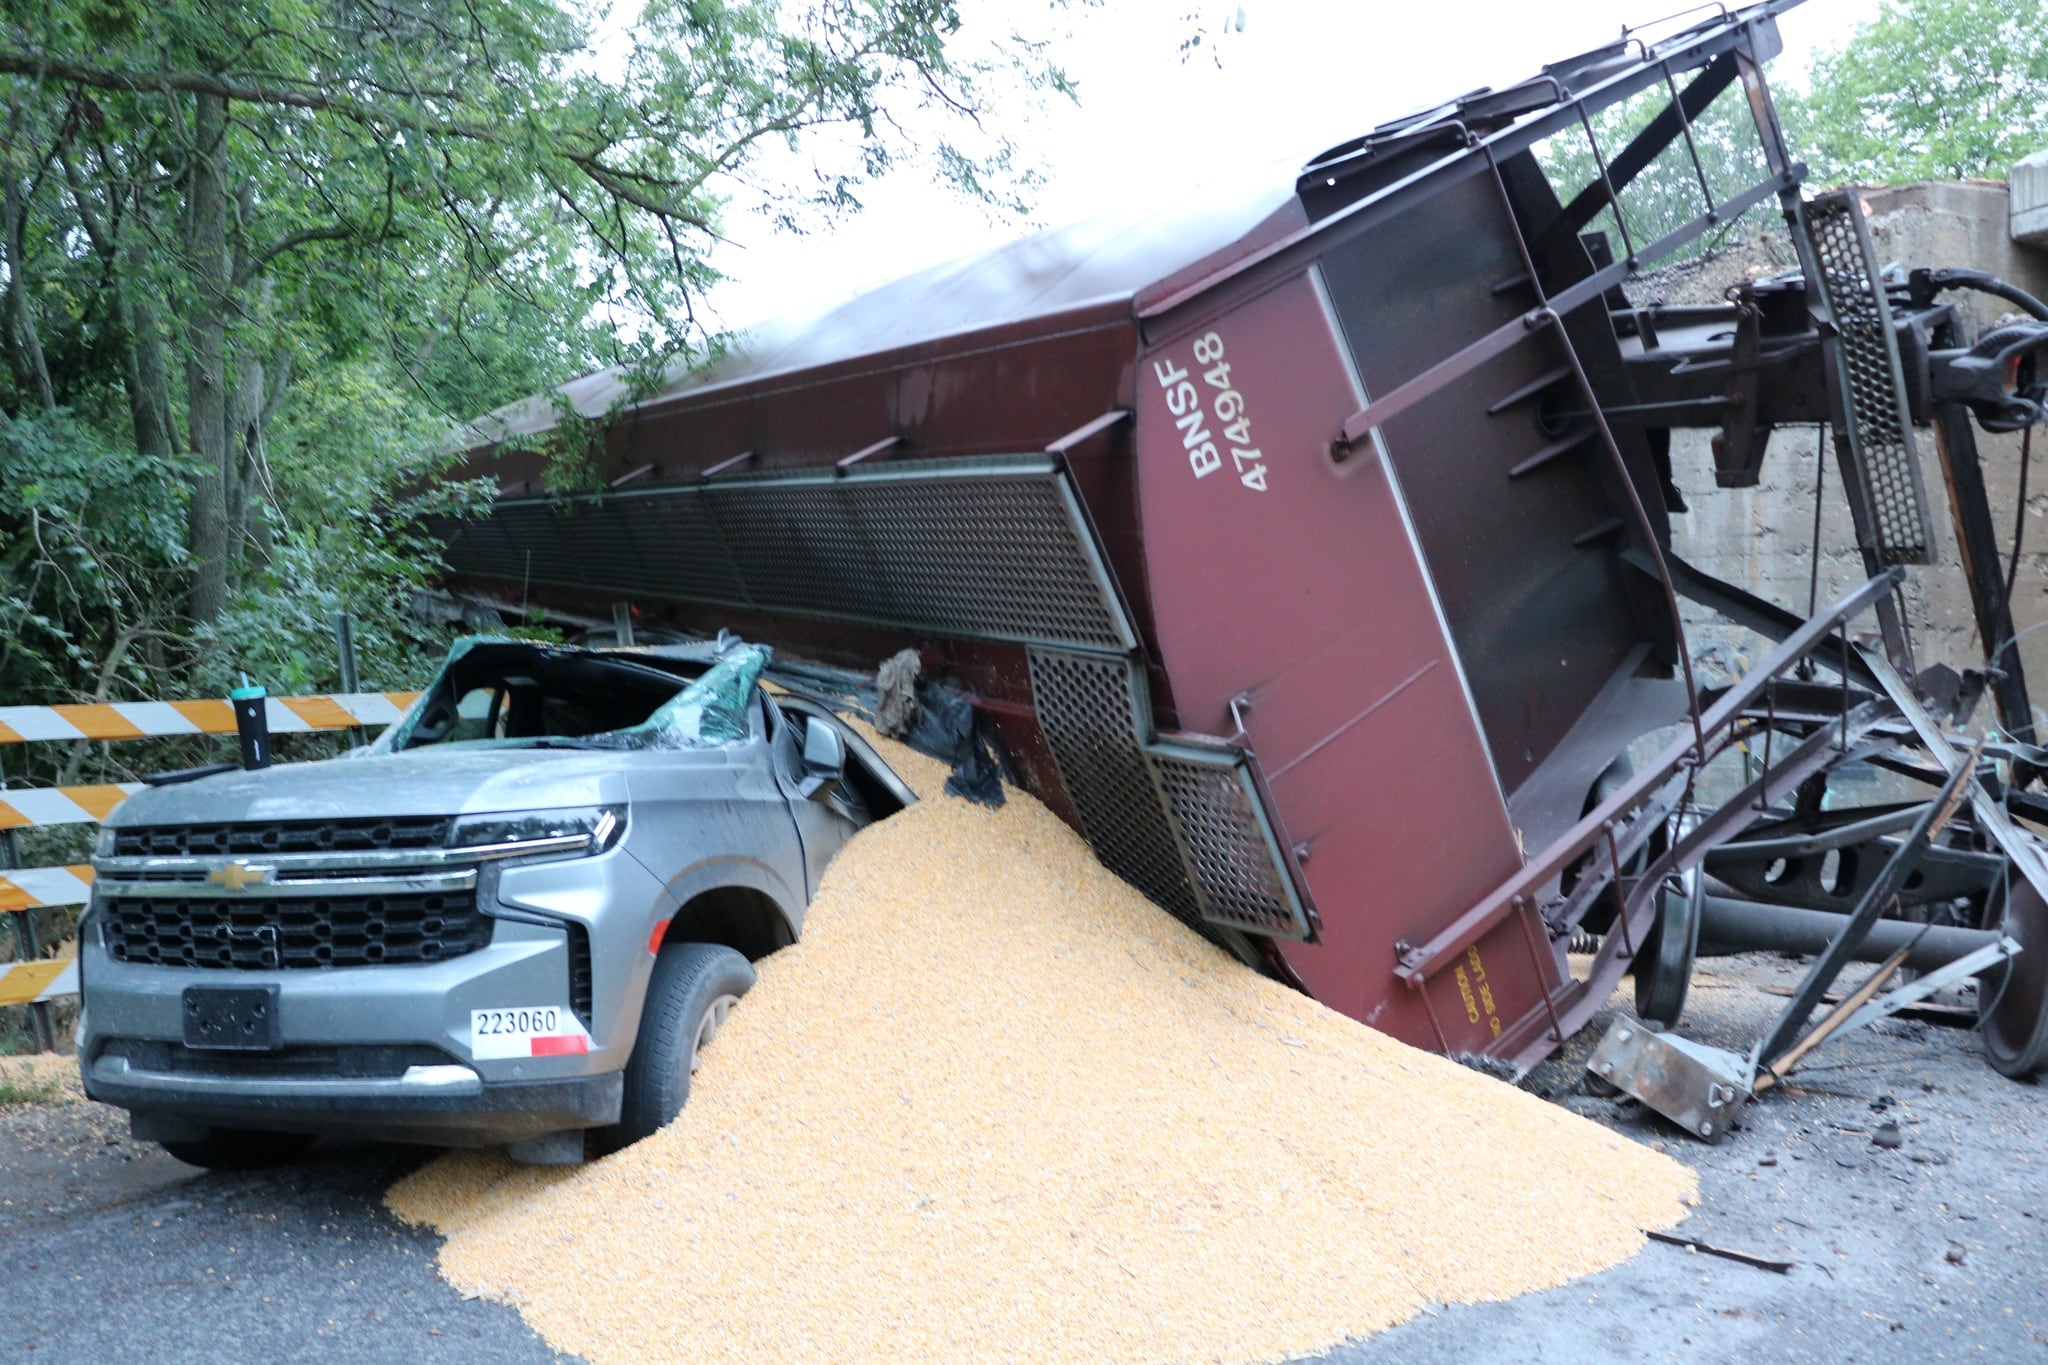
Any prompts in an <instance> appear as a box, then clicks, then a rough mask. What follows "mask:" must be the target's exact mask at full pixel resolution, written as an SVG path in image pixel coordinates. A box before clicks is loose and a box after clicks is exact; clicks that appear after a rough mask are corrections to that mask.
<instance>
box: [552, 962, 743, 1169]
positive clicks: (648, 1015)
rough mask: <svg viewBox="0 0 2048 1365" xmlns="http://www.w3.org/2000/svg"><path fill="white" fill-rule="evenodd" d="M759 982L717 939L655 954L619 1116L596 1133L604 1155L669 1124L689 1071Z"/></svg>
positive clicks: (686, 1094)
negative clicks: (720, 1028)
mask: <svg viewBox="0 0 2048 1365" xmlns="http://www.w3.org/2000/svg"><path fill="white" fill-rule="evenodd" d="M753 984H754V968H753V965H752V964H751V963H749V962H748V961H747V960H746V958H744V957H742V956H741V955H740V954H738V953H736V952H734V951H733V950H732V949H730V948H727V947H724V946H722V945H720V944H716V943H676V944H671V945H669V946H668V947H666V948H663V949H662V950H661V952H660V954H659V955H657V956H656V957H655V959H654V973H653V975H652V976H650V977H649V978H648V981H647V1004H646V1006H645V1008H643V1009H642V1010H641V1012H640V1034H639V1037H637V1038H636V1039H635V1040H634V1042H633V1053H632V1056H631V1057H629V1058H627V1060H626V1094H625V1100H624V1103H623V1104H622V1105H621V1106H620V1108H619V1121H618V1122H617V1123H616V1124H614V1125H612V1126H611V1127H610V1128H605V1129H600V1130H598V1131H596V1132H594V1133H592V1134H591V1138H592V1140H593V1145H594V1146H595V1147H596V1148H597V1150H599V1151H601V1152H615V1151H617V1150H619V1148H621V1147H624V1146H626V1145H627V1144H628V1143H633V1142H638V1141H639V1140H640V1139H641V1138H644V1137H646V1136H647V1135H648V1134H649V1133H652V1132H654V1131H655V1130H656V1129H658V1128H660V1127H662V1126H663V1125H664V1124H666V1123H668V1122H670V1121H671V1120H672V1119H674V1118H675V1116H676V1115H677V1114H680V1113H681V1112H682V1110H683V1104H684V1102H685V1101H687V1100H688V1099H689V1098H690V1073H691V1072H693V1071H695V1070H696V1069H697V1063H698V1060H699V1057H700V1054H701V1053H702V1052H703V1049H704V1047H705V1045H706V1044H708V1043H709V1042H710V1041H711V1039H712V1036H713V1035H714V1034H716V1033H717V1032H718V1028H719V1025H721V1024H723V1023H724V1022H725V1017H726V1015H727V1014H729V1013H731V1011H732V1007H733V1006H734V1005H736V1004H738V1003H739V999H740V997H741V996H743V995H745V994H746V993H747V990H748V988H750V987H751V986H752V985H753Z"/></svg>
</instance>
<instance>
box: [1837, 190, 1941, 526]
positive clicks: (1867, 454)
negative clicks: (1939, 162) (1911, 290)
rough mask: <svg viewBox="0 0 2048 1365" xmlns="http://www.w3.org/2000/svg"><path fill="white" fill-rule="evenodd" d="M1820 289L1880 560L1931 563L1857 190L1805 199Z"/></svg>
mask: <svg viewBox="0 0 2048 1365" xmlns="http://www.w3.org/2000/svg"><path fill="white" fill-rule="evenodd" d="M1805 221H1806V233H1807V239H1808V241H1809V242H1810V243H1811V244H1812V247H1813V256H1814V259H1815V261H1816V263H1817V264H1818V266H1819V270H1820V281H1819V283H1820V290H1821V295H1822V298H1823V301H1824V302H1825V303H1826V304H1827V308H1828V312H1829V315H1830V316H1831V317H1832V318H1833V319H1834V323H1835V329H1836V331H1837V333H1838V334H1839V336H1840V343H1839V346H1838V348H1837V356H1838V358H1839V364H1838V369H1839V371H1840V375H1841V383H1842V388H1843V409H1844V411H1845V413H1846V415H1847V423H1846V425H1845V428H1844V430H1843V433H1842V434H1843V437H1844V438H1845V448H1846V449H1847V450H1848V452H1849V460H1850V463H1851V464H1852V465H1853V466H1854V473H1855V476H1856V478H1857V481H1858V482H1859V483H1860V484H1861V485H1862V487H1861V488H1860V489H1859V490H1857V494H1856V496H1857V498H1858V500H1859V501H1860V502H1862V503H1863V505H1864V507H1865V509H1866V510H1867V515H1868V521H1869V527H1870V533H1871V535H1872V536H1873V537H1874V538H1875V541H1876V546H1875V548H1876V550H1877V556H1878V561H1879V562H1880V563H1882V564H1931V563H1933V562H1934V561H1933V538H1934V531H1933V525H1932V523H1931V521H1930V520H1929V518H1928V514H1927V489H1926V486H1925V484H1924V483H1923V482H1922V480H1921V475H1920V455H1919V452H1918V451H1917V450H1916V449H1915V448H1914V444H1913V426H1912V419H1911V415H1910V413H1909V411H1908V409H1907V407H1906V388H1905V373H1904V369H1903V367H1902V365H1901V363H1900V360H1899V342H1898V337H1897V336H1896V335H1895V334H1894V333H1893V331H1892V315H1891V305H1890V303H1889V302H1888V301H1887V300H1886V298H1885V293H1884V288H1883V285H1882V283H1881V282H1880V280H1879V272H1878V268H1877V253H1876V250H1875V248H1874V247H1873V246H1872V245H1871V241H1870V230H1869V228H1868V227H1867V226H1866V225H1865V224H1864V221H1863V210H1862V208H1861V207H1860V206H1859V204H1858V203H1857V200H1856V196H1855V195H1854V194H1853V193H1847V192H1842V191H1837V192H1835V193H1832V194H1824V195H1821V196H1820V197H1819V198H1817V199H1815V200H1813V201H1812V202H1811V203H1809V204H1807V205H1806V206H1805Z"/></svg>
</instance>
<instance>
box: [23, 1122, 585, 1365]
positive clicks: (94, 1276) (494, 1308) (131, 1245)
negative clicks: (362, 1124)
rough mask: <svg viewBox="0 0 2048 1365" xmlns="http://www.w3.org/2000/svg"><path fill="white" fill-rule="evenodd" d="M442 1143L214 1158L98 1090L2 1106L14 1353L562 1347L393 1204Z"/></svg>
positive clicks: (235, 1356)
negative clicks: (168, 1138)
mask: <svg viewBox="0 0 2048 1365" xmlns="http://www.w3.org/2000/svg"><path fill="white" fill-rule="evenodd" d="M425 1155H427V1154H426V1153H423V1152H419V1151H408V1150H406V1149H402V1148H390V1147H384V1148H379V1147H333V1148H330V1149H326V1150H323V1151H321V1152H319V1153H318V1154H317V1155H316V1156H315V1157H314V1158H313V1159H311V1160H308V1161H306V1162H303V1163H300V1164H298V1165H295V1166H292V1167H289V1168H286V1169H284V1170H281V1171H269V1172H238V1173H232V1174H228V1173H209V1172H203V1171H199V1170H197V1169H195V1168H193V1167H191V1166H186V1165H183V1164H182V1163H180V1162H177V1161H174V1160H172V1159H171V1158H170V1157H168V1156H166V1155H164V1154H163V1152H162V1151H161V1150H160V1149H158V1148H157V1146H156V1145H155V1144H154V1143H136V1142H131V1141H130V1140H129V1139H128V1137H127V1123H126V1119H125V1116H123V1115H120V1114H118V1113H116V1112H115V1111H111V1110H107V1109H103V1108H102V1107H100V1106H98V1105H91V1104H86V1103H83V1102H79V1103H75V1104H71V1105H65V1106H59V1107H50V1108H42V1107H36V1108H27V1107H24V1108H16V1109H11V1110H0V1354H4V1355H5V1357H6V1358H8V1359H12V1360H49V1361H95V1362H103V1361H132V1360H147V1361H154V1362H170V1361H190V1360H207V1361H213V1360H240V1361H266V1362H267V1361H289V1360H323V1361H333V1360H379V1361H483V1360H489V1361H493V1362H497V1361H505V1362H521V1361H556V1360H561V1359H564V1357H561V1356H558V1355H556V1354H555V1353H554V1352H553V1351H551V1350H549V1349H548V1347H547V1344H546V1343H545V1342H543V1341H542V1340H541V1339H540V1338H539V1337H538V1336H537V1335H535V1334H534V1333H533V1332H532V1331H531V1330H530V1329H528V1327H527V1326H526V1324H525V1323H524V1322H523V1321H522V1320H521V1319H520V1317H519V1315H518V1313H516V1312H515V1311H513V1310H512V1309H510V1308H507V1307H504V1306H502V1305H499V1304H494V1303H487V1302H483V1301H480V1300H465V1299H464V1298H463V1297H462V1296H461V1295H460V1294H458V1293H456V1291H455V1290H453V1289H451V1288H449V1287H448V1285H446V1284H445V1283H443V1282H442V1281H441V1279H440V1278H439V1276H437V1275H436V1274H435V1273H434V1253H435V1250H436V1248H437V1247H438V1246H439V1245H440V1239H439V1238H438V1237H435V1236H433V1235H432V1234H429V1233H425V1232H421V1231H419V1230H417V1229H412V1228H407V1227H404V1226H403V1225H401V1224H400V1223H399V1222H398V1221H397V1220H396V1219H394V1218H392V1217H391V1215H390V1214H388V1213H386V1212H385V1211H384V1207H383V1203H382V1200H383V1196H384V1191H385V1189H386V1188H387V1187H388V1186H389V1185H390V1184H391V1182H392V1181H393V1180H395V1179H397V1178H398V1177H399V1176H400V1175H402V1174H403V1173H404V1172H405V1171H407V1170H409V1169H410V1168H411V1167H412V1166H414V1165H416V1164H417V1163H418V1162H419V1161H420V1160H421V1159H423V1157H424V1156H425Z"/></svg>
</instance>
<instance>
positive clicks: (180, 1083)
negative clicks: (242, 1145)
mask: <svg viewBox="0 0 2048 1365" xmlns="http://www.w3.org/2000/svg"><path fill="white" fill-rule="evenodd" d="M85 1093H86V1094H87V1095H88V1096H90V1097H91V1098H93V1099H95V1100H98V1101H100V1102H101V1103H103V1104H113V1105H119V1106H120V1107H121V1108H123V1109H127V1110H129V1111H130V1113H131V1115H132V1118H133V1123H134V1128H135V1135H136V1136H137V1137H139V1138H153V1139H159V1140H170V1141H176V1140H179V1139H181V1138H184V1139H198V1138H201V1137H203V1136H204V1135H205V1133H206V1132H207V1131H208V1130H210V1129H213V1128H253V1129H259V1130H263V1131H268V1132H283V1133H311V1134H314V1135H316V1136H322V1137H348V1138H367V1139H375V1140H378V1141H387V1142H421V1143H429V1144H432V1145H435V1146H442V1147H489V1146H498V1145H501V1144H505V1143H513V1142H524V1141H527V1140H528V1139H530V1138H536V1137H540V1136H543V1135H544V1134H548V1133H556V1132H561V1131H563V1130H565V1129H573V1128H591V1127H597V1126H600V1125H604V1124H612V1123H617V1122H618V1121H619V1103H620V1099H621V1096H622V1095H623V1093H624V1076H623V1073H621V1072H618V1071H608V1072H605V1073H603V1074H601V1075H596V1076H574V1077H569V1078H566V1079H562V1080H549V1081H524V1082H519V1081H515V1082H501V1083H497V1084H487V1083H485V1081H484V1080H483V1078H482V1077H480V1076H479V1075H477V1073H476V1071H475V1070H474V1069H473V1068H471V1067H467V1066H462V1065H460V1064H456V1063H449V1064H447V1065H442V1066H414V1067H410V1068H408V1069H407V1070H406V1071H405V1072H404V1073H401V1074H400V1075H398V1076H393V1077H381V1076H380V1077H349V1078H346V1079H342V1078H313V1077H299V1078H293V1077H278V1078H262V1079H257V1078H244V1077H226V1076H204V1077H199V1076H193V1075H190V1074H187V1073H184V1072H179V1071H147V1070H141V1069H138V1068H136V1067H135V1066H134V1065H133V1064H132V1062H131V1061H130V1059H128V1058H126V1057H120V1056H113V1055H109V1054H105V1053H103V1054H102V1055H101V1056H100V1057H99V1058H98V1059H97V1060H96V1061H93V1062H90V1063H87V1064H86V1066H85Z"/></svg>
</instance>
